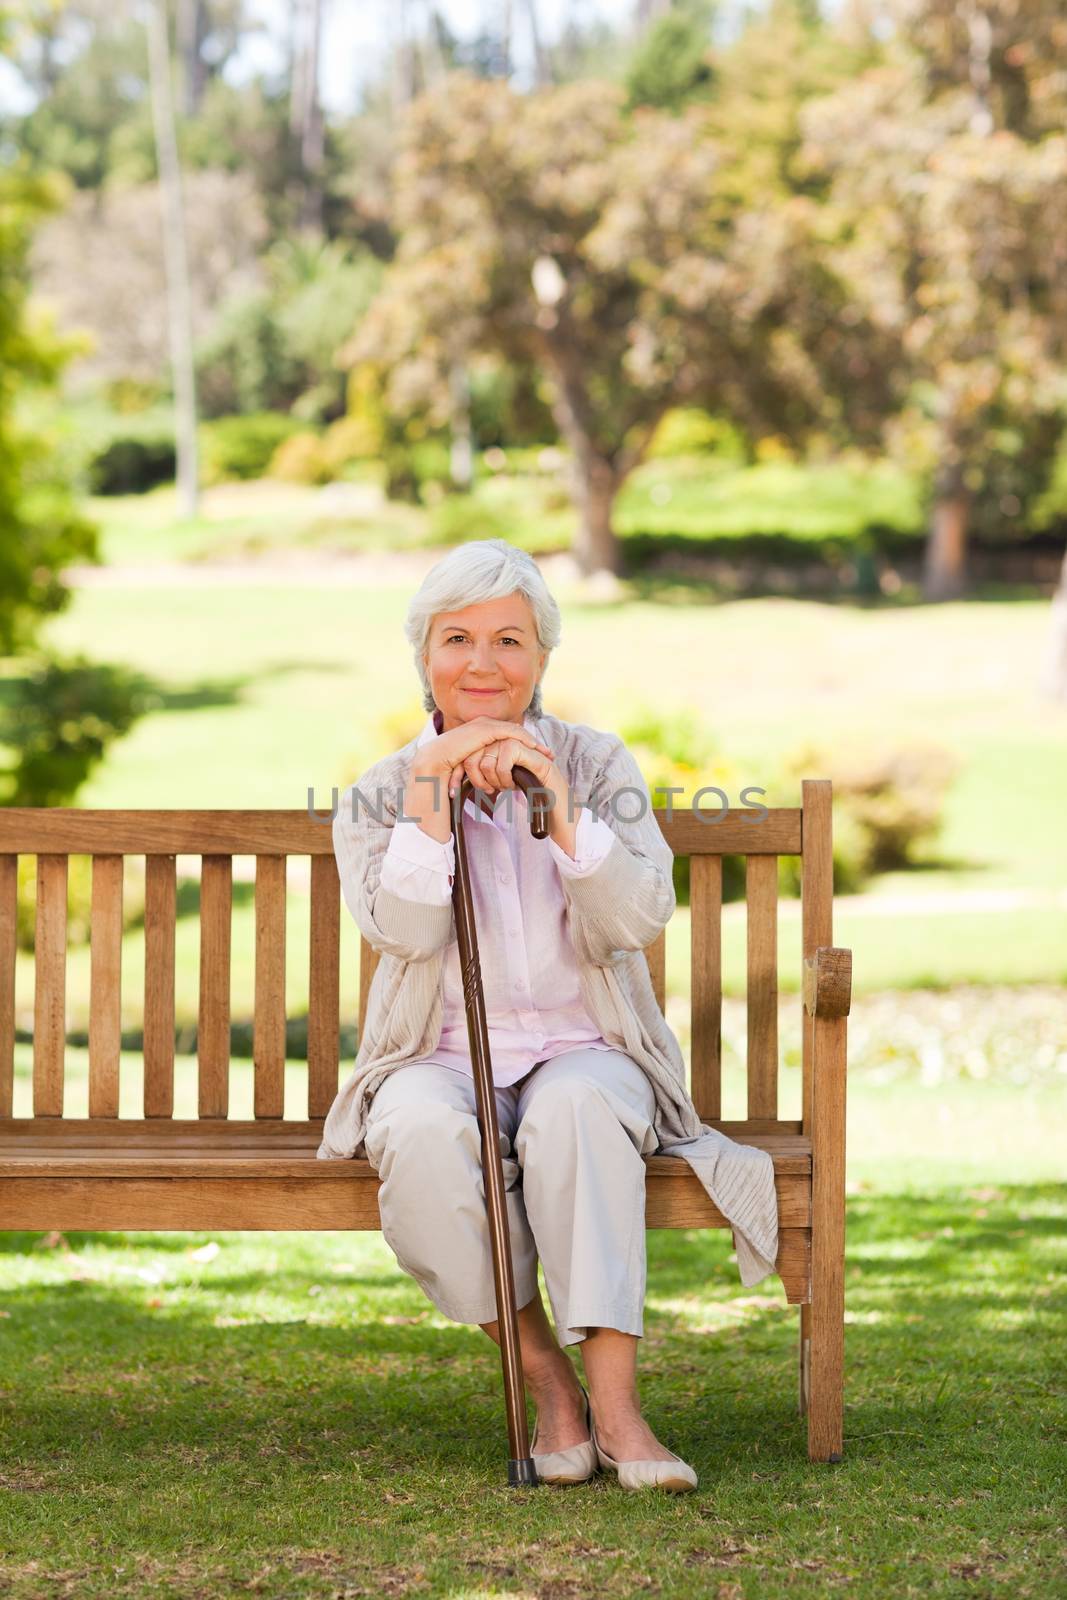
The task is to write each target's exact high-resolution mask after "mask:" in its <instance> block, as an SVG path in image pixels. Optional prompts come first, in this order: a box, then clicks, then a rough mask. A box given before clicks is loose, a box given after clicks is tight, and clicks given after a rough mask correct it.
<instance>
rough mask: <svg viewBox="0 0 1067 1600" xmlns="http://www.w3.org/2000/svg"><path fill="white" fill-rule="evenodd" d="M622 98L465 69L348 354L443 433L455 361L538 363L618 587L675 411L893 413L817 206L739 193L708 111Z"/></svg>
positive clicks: (417, 109) (772, 417) (592, 562)
mask: <svg viewBox="0 0 1067 1600" xmlns="http://www.w3.org/2000/svg"><path fill="white" fill-rule="evenodd" d="M623 100H624V95H623V91H622V90H621V89H619V88H615V87H614V86H611V85H606V84H599V83H590V82H586V83H578V84H573V85H569V86H566V87H563V88H560V89H555V90H547V91H542V92H538V93H534V94H530V95H526V96H519V95H516V94H515V93H514V92H512V90H511V89H510V88H509V87H508V86H507V85H505V84H502V83H499V82H496V83H492V82H480V81H478V80H475V79H473V78H471V77H470V76H469V75H466V74H460V73H454V74H451V75H450V76H449V78H448V79H447V81H446V83H445V85H444V87H443V88H442V90H441V91H440V92H439V93H437V94H436V95H426V96H423V97H422V98H421V99H420V100H419V101H418V102H416V104H415V105H414V106H413V107H412V110H411V113H410V116H409V118H408V120H407V123H406V126H405V131H404V135H403V148H402V152H401V155H400V157H399V159H398V161H397V164H396V169H395V179H394V181H395V210H394V214H395V218H396V225H397V227H398V230H399V232H400V244H399V248H398V252H397V256H396V259H395V260H394V262H393V264H392V265H391V267H390V269H389V271H388V273H387V276H386V280H385V285H384V287H383V291H382V293H381V294H380V295H379V296H378V298H377V299H376V301H375V302H374V303H373V304H372V306H371V308H370V311H369V312H368V314H367V316H366V318H365V319H364V322H363V325H362V327H361V328H360V330H359V331H358V332H357V334H356V335H355V337H354V338H353V340H352V341H351V342H350V344H349V345H348V346H347V347H346V349H345V350H344V351H343V353H342V356H341V359H342V360H343V361H345V362H346V363H349V364H353V363H356V362H359V361H363V360H370V361H375V362H380V363H382V364H383V365H384V366H386V367H387V368H388V370H389V372H390V380H389V404H390V406H391V407H393V408H395V409H396V410H397V411H398V412H399V413H400V414H401V415H403V414H405V413H407V412H409V411H414V410H416V409H417V408H419V407H420V406H422V407H428V408H429V414H430V417H431V420H435V421H436V422H437V423H438V425H443V424H444V422H445V421H446V419H447V415H448V406H449V393H448V372H449V369H450V367H451V365H452V363H453V362H454V361H456V360H458V359H461V358H464V357H466V356H467V355H468V354H470V353H473V352H478V351H484V352H489V351H499V352H500V353H502V354H504V355H505V356H509V357H512V358H513V359H515V360H517V361H522V360H524V359H525V360H528V361H534V362H536V364H537V365H539V366H540V368H541V370H542V371H543V372H544V373H545V374H546V376H547V378H548V380H549V382H550V386H551V389H552V394H553V410H554V414H555V417H556V422H557V425H558V427H559V429H560V432H561V433H562V435H563V437H564V438H565V440H566V442H567V444H568V445H569V447H570V452H571V457H572V461H573V467H574V489H575V496H576V500H577V504H578V508H579V512H580V531H579V537H578V543H577V550H576V554H577V557H578V560H579V562H580V564H581V565H582V567H583V569H584V570H585V571H587V572H592V571H595V570H597V569H607V570H610V571H618V569H619V564H620V553H619V550H618V546H617V543H616V540H615V536H614V532H613V528H612V508H613V505H614V501H615V496H616V494H617V492H618V490H619V488H620V486H621V485H622V483H623V482H624V481H625V479H626V477H627V475H628V474H629V473H630V472H631V471H632V470H633V468H634V467H635V466H636V465H637V464H638V462H639V461H640V460H641V459H642V456H643V454H644V450H645V448H646V446H647V444H648V442H649V440H650V438H651V436H652V433H653V432H654V430H655V427H656V424H657V423H658V421H659V419H660V417H661V416H662V415H663V413H664V412H665V411H666V410H668V409H669V408H670V407H671V406H673V405H678V404H683V403H687V402H688V403H692V404H704V405H706V406H707V407H708V409H710V410H712V411H715V412H718V413H720V414H723V415H727V416H731V417H733V418H734V419H736V420H737V421H738V422H739V423H740V424H742V425H743V426H744V427H745V428H747V429H749V430H750V431H751V432H753V433H756V434H760V433H780V432H783V431H788V432H790V433H794V434H799V435H801V436H803V435H804V434H805V433H806V432H812V431H817V432H822V431H825V430H834V429H837V430H838V431H839V432H840V433H841V435H842V437H844V436H845V434H846V433H847V432H848V431H849V430H851V432H852V435H853V437H863V436H865V435H866V436H869V435H870V425H871V422H872V419H874V418H876V417H877V416H878V415H879V413H880V410H881V408H883V407H885V406H886V405H887V404H888V396H886V395H885V394H884V393H883V392H882V387H881V385H882V377H881V374H882V372H883V370H884V362H883V360H882V355H883V352H882V351H881V349H880V340H879V338H878V336H877V334H876V330H875V329H874V327H873V325H872V323H871V320H870V318H868V317H865V316H864V315H862V314H861V313H860V311H859V310H858V308H857V307H856V306H855V305H854V304H852V303H851V302H849V301H848V300H847V297H846V296H845V295H844V294H843V293H842V291H841V290H840V288H839V286H838V285H837V283H836V281H835V280H834V279H833V277H832V275H831V274H830V273H829V272H827V271H826V270H825V268H824V267H823V266H822V264H821V262H820V260H819V250H818V248H817V243H818V241H817V239H816V237H815V222H816V215H815V211H816V208H815V207H814V206H813V205H812V204H811V203H809V202H807V201H805V200H804V199H803V198H798V197H792V198H791V199H790V200H789V201H788V202H787V203H786V204H783V203H782V202H781V201H780V199H779V198H778V197H777V196H771V197H768V199H767V200H766V201H764V200H763V199H762V197H760V196H758V195H757V196H755V197H752V198H751V199H750V198H749V197H747V196H740V195H738V194H737V192H736V189H735V187H734V185H733V174H732V172H731V169H730V164H729V160H728V159H727V157H726V155H725V154H724V152H723V151H722V149H721V148H720V146H719V145H718V144H717V143H716V142H715V141H713V140H711V139H710V138H709V137H708V136H707V133H706V127H705V123H704V116H705V113H704V111H703V109H702V108H701V107H699V106H689V107H687V108H686V109H685V110H684V111H683V112H682V113H681V114H680V115H678V116H672V115H669V114H667V113H663V112H658V111H652V110H647V109H642V110H640V111H639V112H638V113H636V114H635V115H634V116H633V117H632V118H631V117H628V116H627V115H626V114H625V111H624V106H623Z"/></svg>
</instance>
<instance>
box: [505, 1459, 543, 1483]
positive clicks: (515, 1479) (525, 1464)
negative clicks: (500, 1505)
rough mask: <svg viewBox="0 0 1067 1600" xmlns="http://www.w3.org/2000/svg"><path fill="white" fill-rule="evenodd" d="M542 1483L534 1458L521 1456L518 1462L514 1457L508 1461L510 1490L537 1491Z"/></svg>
mask: <svg viewBox="0 0 1067 1600" xmlns="http://www.w3.org/2000/svg"><path fill="white" fill-rule="evenodd" d="M540 1482H541V1480H540V1478H539V1477H538V1476H537V1468H536V1467H535V1466H534V1461H533V1456H520V1457H519V1458H518V1460H515V1459H514V1458H513V1457H511V1458H509V1460H508V1488H509V1489H536V1488H537V1486H538V1484H539V1483H540Z"/></svg>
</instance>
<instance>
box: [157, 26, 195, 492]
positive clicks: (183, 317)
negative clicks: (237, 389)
mask: <svg viewBox="0 0 1067 1600" xmlns="http://www.w3.org/2000/svg"><path fill="white" fill-rule="evenodd" d="M145 35H146V43H147V47H148V61H149V82H150V86H151V91H152V124H153V128H154V130H155V139H156V165H157V166H158V168H159V189H160V199H161V201H162V206H161V210H162V220H163V262H164V267H165V276H166V284H167V296H166V305H167V328H168V333H169V343H170V370H171V377H172V381H173V385H174V439H175V455H176V457H177V464H178V503H179V505H180V506H181V509H182V512H183V514H184V515H185V516H186V517H189V518H192V517H195V516H196V514H197V511H198V509H199V506H200V472H199V467H198V464H197V448H196V374H195V372H194V370H193V322H192V307H191V304H190V293H189V249H188V241H187V237H186V227H185V207H184V204H183V201H182V173H181V162H180V160H179V157H178V140H177V134H176V132H175V127H174V98H173V85H172V82H171V78H172V71H171V55H170V44H169V41H168V38H167V6H166V0H147V5H146V10H145Z"/></svg>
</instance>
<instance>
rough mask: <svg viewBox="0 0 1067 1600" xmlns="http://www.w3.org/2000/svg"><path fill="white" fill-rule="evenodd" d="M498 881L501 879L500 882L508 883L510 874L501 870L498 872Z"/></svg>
mask: <svg viewBox="0 0 1067 1600" xmlns="http://www.w3.org/2000/svg"><path fill="white" fill-rule="evenodd" d="M500 881H501V883H510V882H511V877H510V874H508V873H506V872H502V873H501V874H500Z"/></svg>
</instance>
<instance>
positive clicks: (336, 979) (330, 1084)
mask: <svg viewBox="0 0 1067 1600" xmlns="http://www.w3.org/2000/svg"><path fill="white" fill-rule="evenodd" d="M310 945H311V948H310V960H311V967H310V971H309V974H308V1116H309V1117H324V1116H325V1115H326V1113H327V1112H328V1111H329V1109H330V1106H331V1105H332V1104H333V1101H334V1097H335V1096H336V1094H337V1068H338V1064H339V1062H340V1057H341V1038H340V1020H341V879H340V877H339V875H338V872H337V861H336V859H335V857H333V856H312V857H311V939H310ZM362 1027H363V1019H362V1017H360V1028H361V1029H362Z"/></svg>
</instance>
